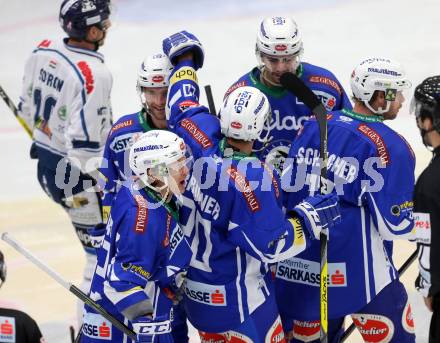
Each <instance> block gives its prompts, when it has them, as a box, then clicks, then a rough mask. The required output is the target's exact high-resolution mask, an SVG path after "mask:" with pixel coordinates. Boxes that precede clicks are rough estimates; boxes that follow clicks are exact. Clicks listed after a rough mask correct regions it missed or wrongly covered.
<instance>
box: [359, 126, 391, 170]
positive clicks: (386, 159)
mask: <svg viewBox="0 0 440 343" xmlns="http://www.w3.org/2000/svg"><path fill="white" fill-rule="evenodd" d="M358 130H359V131H360V132H362V133H363V134H364V136H367V137H368V139H370V141H372V142H373V143H374V144H375V145H376V148H377V154H378V156H379V158H380V160H381V161H382V164H383V165H384V166H386V165H387V164H388V163H390V155H389V153H388V149H387V147H386V145H385V142H384V140H383V138H382V137H381V136H380V135H379V134H378V133H377V132H376V131H375V130H373V129H372V128H371V127H369V126H368V125H365V124H360V125H359V126H358Z"/></svg>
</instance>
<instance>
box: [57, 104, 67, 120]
mask: <svg viewBox="0 0 440 343" xmlns="http://www.w3.org/2000/svg"><path fill="white" fill-rule="evenodd" d="M58 118H60V120H62V121H65V120H66V119H67V108H66V105H63V106H61V107H60V108H59V109H58Z"/></svg>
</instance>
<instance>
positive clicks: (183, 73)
mask: <svg viewBox="0 0 440 343" xmlns="http://www.w3.org/2000/svg"><path fill="white" fill-rule="evenodd" d="M182 80H190V81H193V82H195V83H198V80H197V74H196V71H195V70H194V68H192V67H182V68H180V69H178V70H177V71H176V72H175V73H174V74H173V76H172V77H171V80H170V86H172V85H173V84H175V83H176V82H179V81H182Z"/></svg>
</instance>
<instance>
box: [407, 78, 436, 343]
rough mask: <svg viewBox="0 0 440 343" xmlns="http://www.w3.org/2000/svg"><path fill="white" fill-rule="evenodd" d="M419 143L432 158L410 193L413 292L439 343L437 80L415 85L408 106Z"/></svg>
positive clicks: (431, 342) (432, 342) (431, 337)
mask: <svg viewBox="0 0 440 343" xmlns="http://www.w3.org/2000/svg"><path fill="white" fill-rule="evenodd" d="M411 107H412V110H413V112H414V113H415V115H416V119H417V126H418V128H419V130H420V134H421V136H422V139H423V143H424V144H425V145H426V146H427V147H429V148H430V149H432V153H433V157H432V161H431V163H430V164H429V166H428V167H426V169H425V170H424V171H423V173H422V174H421V175H420V177H419V179H418V180H417V183H416V188H415V192H414V212H415V213H414V216H415V222H416V235H417V245H418V249H419V254H418V256H419V276H418V277H417V280H416V288H417V289H418V290H419V292H420V293H421V294H422V295H423V298H424V301H425V304H426V307H427V308H428V309H429V310H430V311H431V312H433V314H432V318H431V326H430V329H429V343H438V342H440V263H439V251H440V250H439V249H440V244H439V242H438V241H439V239H440V217H439V216H440V182H439V180H438V175H440V158H439V156H440V76H439V75H437V76H432V77H428V78H427V79H425V80H424V81H423V82H422V83H421V84H419V85H418V86H417V87H416V89H415V91H414V97H413V101H412V104H411Z"/></svg>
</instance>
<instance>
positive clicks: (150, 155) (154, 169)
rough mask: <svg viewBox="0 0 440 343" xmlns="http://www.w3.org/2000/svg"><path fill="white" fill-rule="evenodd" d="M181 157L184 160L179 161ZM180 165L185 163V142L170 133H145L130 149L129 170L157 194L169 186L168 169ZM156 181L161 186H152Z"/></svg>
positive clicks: (159, 131) (158, 131) (162, 131)
mask: <svg viewBox="0 0 440 343" xmlns="http://www.w3.org/2000/svg"><path fill="white" fill-rule="evenodd" d="M182 157H184V158H185V159H184V160H182V161H181V159H182ZM182 163H184V164H185V165H186V163H187V158H186V145H185V142H184V141H183V139H182V138H180V137H179V136H177V135H176V134H174V133H172V132H170V131H166V130H150V131H147V132H145V133H143V134H142V135H141V136H140V137H139V139H138V140H137V141H136V142H135V143H134V144H133V145H132V146H131V148H130V157H129V164H130V168H131V170H132V171H133V173H134V174H135V175H136V176H137V177H139V179H140V180H141V181H142V183H143V184H144V185H146V186H148V187H149V188H151V189H153V190H155V191H157V192H160V191H161V190H162V189H164V188H165V187H170V186H171V183H170V182H171V181H172V180H169V178H168V177H169V176H170V174H171V172H170V168H179V167H180V166H183V165H182ZM149 170H150V173H148V171H149ZM158 179H159V180H160V181H162V182H163V183H164V185H163V186H160V187H157V186H154V185H153V184H154V183H155V182H156V181H157V180H158ZM172 190H173V191H175V189H172Z"/></svg>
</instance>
